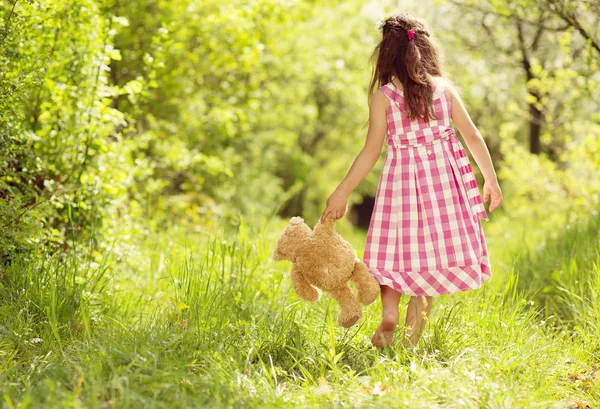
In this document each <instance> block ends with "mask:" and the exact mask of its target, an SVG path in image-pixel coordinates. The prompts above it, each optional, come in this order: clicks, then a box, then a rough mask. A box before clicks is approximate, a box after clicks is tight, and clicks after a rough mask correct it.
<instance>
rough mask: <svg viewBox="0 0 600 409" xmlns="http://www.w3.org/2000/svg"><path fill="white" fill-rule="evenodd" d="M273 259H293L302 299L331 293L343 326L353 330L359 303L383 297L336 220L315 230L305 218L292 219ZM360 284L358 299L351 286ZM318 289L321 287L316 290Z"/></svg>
mask: <svg viewBox="0 0 600 409" xmlns="http://www.w3.org/2000/svg"><path fill="white" fill-rule="evenodd" d="M272 259H273V260H274V261H280V260H289V261H291V262H293V263H294V265H293V266H292V286H293V287H294V290H295V291H296V294H298V296H299V297H300V298H303V299H305V300H307V301H317V300H318V299H319V292H318V291H317V288H319V289H321V290H323V291H326V292H328V293H329V294H331V296H332V297H333V299H334V300H336V301H337V302H338V303H339V304H340V307H341V311H340V313H339V315H338V323H339V325H341V326H343V327H345V328H350V327H351V326H352V325H354V324H355V323H356V321H358V320H359V319H360V318H361V317H362V311H361V309H360V305H359V304H358V302H359V301H360V302H361V303H363V304H371V303H372V302H373V301H375V299H376V298H377V296H378V295H379V292H380V289H379V283H377V281H376V280H375V278H373V276H372V275H371V274H370V273H369V269H368V267H367V265H366V264H365V263H363V262H362V261H361V260H360V259H358V258H357V257H356V251H355V250H354V248H353V247H352V245H351V244H350V243H348V242H347V241H346V240H344V239H343V238H342V237H341V236H340V235H339V234H338V233H337V232H336V231H335V229H334V221H333V220H332V219H327V221H326V222H325V223H321V222H320V221H319V222H318V223H317V225H316V226H315V229H314V230H311V229H310V227H308V226H307V225H306V223H304V219H302V218H301V217H292V218H291V220H290V222H289V224H288V226H287V227H286V228H285V229H284V231H283V232H282V233H281V235H280V236H279V239H277V244H276V246H275V250H274V251H273V256H272ZM348 281H351V282H353V283H354V284H355V285H356V289H357V296H354V293H353V292H352V290H351V289H350V287H349V286H348ZM315 287H317V288H315Z"/></svg>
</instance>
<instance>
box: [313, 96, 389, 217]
mask: <svg viewBox="0 0 600 409" xmlns="http://www.w3.org/2000/svg"><path fill="white" fill-rule="evenodd" d="M387 107H388V99H387V97H386V96H385V94H384V93H383V92H382V91H381V90H377V92H375V94H374V95H373V98H372V99H371V104H370V106H369V130H368V132H367V139H366V141H365V145H364V147H363V148H362V150H361V151H360V153H359V154H358V156H357V157H356V159H355V160H354V163H353V164H352V166H351V167H350V170H349V171H348V173H347V174H346V176H345V177H344V179H343V180H342V181H341V182H340V184H339V185H338V187H337V188H336V189H335V190H334V191H333V193H332V194H331V196H329V199H327V205H326V207H325V210H324V211H323V214H322V215H321V222H325V219H326V218H327V217H329V218H331V219H333V220H337V219H340V218H341V217H343V216H344V214H345V213H346V207H347V205H348V196H350V193H352V192H353V191H354V189H356V187H357V186H358V185H359V184H360V182H362V180H363V179H364V178H365V177H366V176H367V175H368V174H369V172H370V171H371V169H373V166H375V164H376V163H377V160H378V159H379V155H380V154H381V148H382V146H383V141H384V139H385V134H386V131H387Z"/></svg>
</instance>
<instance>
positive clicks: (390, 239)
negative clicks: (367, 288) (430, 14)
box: [321, 14, 502, 348]
mask: <svg viewBox="0 0 600 409" xmlns="http://www.w3.org/2000/svg"><path fill="white" fill-rule="evenodd" d="M382 31H383V36H382V39H381V41H380V43H379V44H378V45H377V47H376V48H375V51H374V53H373V58H375V57H376V59H377V62H376V65H375V68H374V71H373V78H372V81H371V86H370V90H369V91H370V92H369V95H370V107H369V130H368V133H367V139H366V142H365V145H364V147H363V149H362V151H361V152H360V153H359V154H358V156H357V158H356V159H355V161H354V163H353V164H352V167H351V168H350V170H349V171H348V174H347V175H346V177H345V178H344V179H343V180H342V182H341V183H340V184H339V185H338V187H337V188H336V189H335V191H334V192H333V193H332V194H331V196H330V197H329V199H327V206H326V208H325V210H324V211H323V214H322V215H321V221H325V219H326V218H327V217H329V218H332V219H334V220H335V219H339V218H341V217H342V216H343V215H344V214H345V212H346V206H347V201H348V196H349V195H350V193H351V192H352V191H353V190H354V189H355V188H356V186H358V184H359V183H360V182H361V181H362V180H363V179H364V177H365V176H366V175H367V174H368V173H369V172H370V171H371V169H372V168H373V166H374V165H375V163H376V162H377V160H378V158H379V155H380V153H381V148H382V145H383V139H384V136H385V135H386V133H387V152H386V157H385V162H384V165H383V171H382V174H381V179H380V181H379V186H378V188H377V194H376V198H375V206H374V209H373V213H372V216H371V222H370V225H369V230H368V233H367V240H366V246H365V252H364V262H365V263H366V264H367V266H368V267H369V270H370V273H371V274H372V275H373V277H375V279H376V280H377V281H378V282H379V284H380V287H381V303H382V305H383V316H382V320H381V324H380V325H379V327H378V328H377V330H376V331H375V334H374V335H373V338H372V343H373V345H374V346H376V347H378V348H383V347H385V346H388V345H390V344H391V342H392V339H393V335H394V331H395V329H396V326H397V324H398V318H399V317H398V304H399V302H400V297H401V295H402V294H407V295H409V296H410V300H409V302H408V305H407V311H406V321H405V328H404V329H405V331H404V332H405V334H404V335H405V336H404V338H403V341H402V343H403V345H404V346H407V347H408V346H415V345H416V344H417V343H418V340H419V337H420V335H421V333H422V331H423V328H424V325H425V322H426V321H427V318H428V317H429V313H430V311H431V306H432V301H433V296H435V295H440V294H449V293H455V292H459V291H467V290H473V289H477V288H480V287H481V285H482V284H483V283H484V282H485V281H486V280H487V279H488V278H489V277H491V269H490V263H489V259H488V253H487V247H486V241H485V237H484V235H483V228H482V222H481V218H483V219H485V220H486V221H489V219H488V216H487V214H486V211H485V209H484V207H483V202H486V203H487V202H488V199H489V198H490V197H491V199H492V200H491V203H490V205H489V211H490V212H492V211H494V209H496V208H497V207H498V206H499V205H500V204H501V203H502V192H501V190H500V186H499V185H498V181H497V179H496V172H495V170H494V166H493V164H492V160H491V158H490V154H489V152H488V149H487V147H486V144H485V142H484V140H483V138H482V136H481V134H480V133H479V131H478V129H477V127H476V126H475V125H474V124H473V122H472V121H471V118H470V116H469V114H468V113H467V111H466V109H465V107H464V105H463V103H462V101H461V99H460V97H459V96H458V94H457V92H456V90H455V89H454V87H453V86H452V85H451V84H450V82H449V81H447V80H445V79H444V78H442V74H441V70H440V64H439V61H438V53H437V50H436V48H435V46H434V44H433V43H432V40H431V38H430V37H431V35H430V33H429V30H428V28H427V26H426V25H425V23H424V22H423V21H422V20H420V19H418V18H416V17H414V16H411V15H408V14H400V15H395V16H391V17H389V18H387V19H386V20H385V22H384V25H383V30H382ZM375 87H378V89H377V91H376V92H375V93H374V94H373V90H374V89H375ZM450 120H452V121H453V122H454V124H455V125H456V126H457V128H458V130H459V131H460V133H461V135H462V137H463V139H464V141H465V142H466V144H467V146H468V148H469V150H470V151H471V153H472V155H473V157H474V159H475V161H476V162H477V165H478V166H479V168H480V169H481V173H482V174H483V177H484V180H485V183H484V184H483V196H484V201H483V202H482V200H481V196H480V194H479V190H478V186H477V182H476V181H475V177H474V176H473V171H472V168H471V164H470V162H469V159H468V156H467V155H466V153H465V151H464V148H463V146H462V144H461V142H460V141H459V140H458V138H457V137H456V134H455V133H454V130H453V128H452V126H451V124H450Z"/></svg>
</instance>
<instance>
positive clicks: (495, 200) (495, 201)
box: [483, 180, 502, 212]
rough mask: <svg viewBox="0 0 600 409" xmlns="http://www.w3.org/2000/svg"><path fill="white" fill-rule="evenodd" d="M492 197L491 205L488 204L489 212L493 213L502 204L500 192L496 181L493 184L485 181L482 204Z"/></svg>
mask: <svg viewBox="0 0 600 409" xmlns="http://www.w3.org/2000/svg"><path fill="white" fill-rule="evenodd" d="M490 196H491V197H492V203H490V206H489V209H490V212H493V211H494V209H496V208H497V207H498V206H500V204H501V203H502V191H501V190H500V185H499V184H498V181H497V180H494V181H493V182H488V181H486V182H485V183H484V184H483V203H487V201H488V199H489V198H490Z"/></svg>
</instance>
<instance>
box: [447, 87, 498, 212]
mask: <svg viewBox="0 0 600 409" xmlns="http://www.w3.org/2000/svg"><path fill="white" fill-rule="evenodd" d="M447 88H448V90H449V91H450V94H451V96H452V121H453V122H454V123H455V124H456V127H457V128H458V130H459V132H460V134H461V135H462V137H463V139H464V140H465V143H466V144H467V147H468V148H469V151H470V152H471V154H472V155H473V158H474V159H475V162H476V163H477V166H479V169H480V170H481V174H482V175H483V178H484V180H485V183H484V185H483V196H484V197H483V201H484V202H487V201H488V198H489V196H491V197H492V202H491V203H490V207H489V210H490V212H492V211H494V209H495V208H497V207H498V206H500V204H501V203H502V191H501V190H500V186H499V185H498V179H497V177H496V171H495V170H494V165H493V163H492V158H491V156H490V152H489V150H488V148H487V146H486V144H485V141H484V139H483V136H481V133H480V132H479V130H478V129H477V127H476V126H475V124H474V123H473V121H472V120H471V116H470V115H469V113H468V112H467V109H466V108H465V106H464V104H463V102H462V100H461V99H460V96H459V95H458V92H457V91H456V89H455V88H454V87H453V86H452V84H450V83H449V82H448V83H447Z"/></svg>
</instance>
